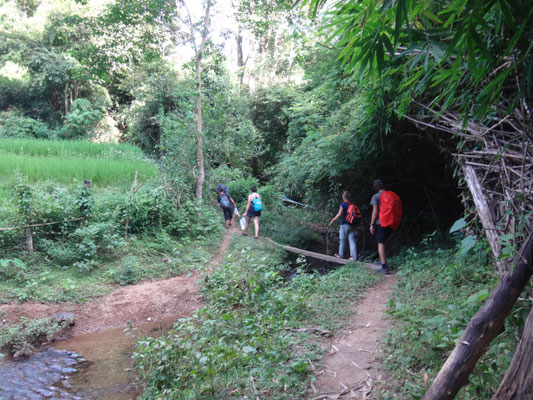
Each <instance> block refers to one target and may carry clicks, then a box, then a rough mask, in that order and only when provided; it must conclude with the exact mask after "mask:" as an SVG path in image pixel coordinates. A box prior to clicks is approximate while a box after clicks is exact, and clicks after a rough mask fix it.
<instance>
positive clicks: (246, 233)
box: [243, 217, 251, 235]
mask: <svg viewBox="0 0 533 400" xmlns="http://www.w3.org/2000/svg"><path fill="white" fill-rule="evenodd" d="M250 219H251V218H250V217H246V226H245V227H244V233H243V235H248V228H249V227H250Z"/></svg>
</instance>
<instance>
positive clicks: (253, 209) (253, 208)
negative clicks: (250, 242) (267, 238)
mask: <svg viewBox="0 0 533 400" xmlns="http://www.w3.org/2000/svg"><path fill="white" fill-rule="evenodd" d="M250 191H251V193H250V195H249V196H248V203H247V204H246V211H245V212H244V216H245V217H246V226H245V228H244V232H243V234H242V235H243V236H248V228H249V227H250V221H251V220H252V218H253V219H254V230H255V238H256V239H257V238H258V236H259V217H260V216H261V210H262V209H263V202H262V200H261V196H260V195H259V193H257V187H256V186H255V185H254V186H252V187H251V188H250Z"/></svg>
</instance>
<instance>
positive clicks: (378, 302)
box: [308, 275, 396, 400]
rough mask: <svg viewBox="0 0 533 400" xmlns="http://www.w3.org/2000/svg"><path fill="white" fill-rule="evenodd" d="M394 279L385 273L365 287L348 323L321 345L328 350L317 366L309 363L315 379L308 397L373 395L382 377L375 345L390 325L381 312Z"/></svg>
mask: <svg viewBox="0 0 533 400" xmlns="http://www.w3.org/2000/svg"><path fill="white" fill-rule="evenodd" d="M395 282H396V276H395V275H387V276H384V277H383V279H382V280H381V282H379V283H378V284H377V285H376V286H374V287H372V288H369V289H368V290H367V291H366V292H365V293H364V295H363V297H362V298H361V299H360V300H359V301H358V302H357V304H355V305H354V306H353V317H352V319H351V321H350V323H349V324H348V325H346V326H345V327H344V329H342V330H341V331H340V332H339V333H338V335H337V336H335V337H333V338H331V339H329V340H328V341H327V342H325V343H324V344H323V345H324V346H325V348H326V350H327V352H328V353H327V355H326V356H325V357H324V358H323V360H322V362H321V364H320V366H314V365H313V367H314V372H315V375H316V377H317V379H316V380H315V382H314V383H312V384H311V388H310V391H309V395H308V398H309V399H313V400H324V399H371V398H374V397H373V396H372V392H373V390H375V386H376V383H378V382H380V381H383V380H385V379H386V374H385V373H384V372H383V371H381V370H380V369H379V359H380V355H381V353H380V351H379V348H378V344H379V342H380V340H381V339H382V338H383V334H384V333H385V332H386V331H387V330H388V329H390V328H391V322H390V320H388V319H387V318H386V316H385V314H384V311H385V308H386V305H387V302H388V299H389V296H390V294H391V293H392V290H393V288H394V284H395Z"/></svg>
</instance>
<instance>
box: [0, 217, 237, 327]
mask: <svg viewBox="0 0 533 400" xmlns="http://www.w3.org/2000/svg"><path fill="white" fill-rule="evenodd" d="M237 232H238V230H237V229H236V228H234V227H233V228H232V229H231V230H230V231H228V232H226V236H225V237H224V240H223V241H222V243H221V245H220V248H219V250H218V253H217V254H216V255H215V257H214V258H213V259H212V260H211V262H210V263H209V268H213V267H216V266H217V265H218V264H220V261H221V259H222V256H223V254H224V252H225V251H226V249H227V247H228V245H229V243H230V241H231V237H232V233H237ZM199 278H202V277H200V276H199V275H198V273H193V274H189V275H186V276H178V277H174V278H169V279H164V280H159V281H152V282H144V283H141V284H138V285H133V286H125V287H117V289H115V290H114V291H113V292H112V293H111V294H109V295H108V296H105V297H103V298H101V299H97V300H93V301H89V302H87V303H84V304H72V303H70V304H67V303H60V304H42V303H10V304H4V305H0V312H5V315H4V319H5V321H6V322H7V323H10V322H18V321H20V319H21V317H28V318H32V319H34V318H43V317H49V316H53V315H55V314H58V313H73V314H74V315H75V317H76V324H75V325H74V327H73V328H72V329H71V330H70V331H69V334H71V335H80V334H86V333H92V332H96V331H99V330H101V329H109V328H116V327H119V326H124V324H125V323H127V322H131V323H133V324H137V323H141V322H146V321H158V320H162V319H164V318H167V317H170V316H172V315H183V314H189V313H191V312H193V311H194V310H196V309H198V308H200V307H202V305H203V301H202V298H201V296H200V294H199V292H198V285H197V280H198V279H199Z"/></svg>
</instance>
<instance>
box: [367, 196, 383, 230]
mask: <svg viewBox="0 0 533 400" xmlns="http://www.w3.org/2000/svg"><path fill="white" fill-rule="evenodd" d="M381 193H382V192H377V193H376V194H375V195H374V196H372V199H371V200H370V205H371V206H378V216H379V207H380V205H381ZM376 224H377V225H381V224H380V223H379V217H378V219H377V220H376Z"/></svg>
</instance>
